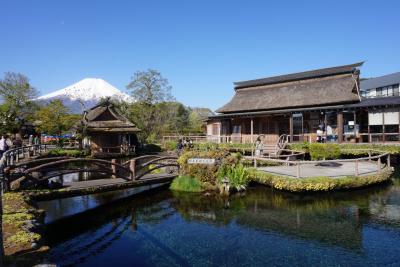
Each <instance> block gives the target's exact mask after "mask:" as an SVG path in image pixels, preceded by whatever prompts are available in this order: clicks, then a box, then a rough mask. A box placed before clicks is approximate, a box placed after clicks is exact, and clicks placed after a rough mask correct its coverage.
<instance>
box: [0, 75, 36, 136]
mask: <svg viewBox="0 0 400 267" xmlns="http://www.w3.org/2000/svg"><path fill="white" fill-rule="evenodd" d="M35 96H36V89H35V88H34V87H32V86H31V84H30V83H29V79H28V78H27V77H26V76H25V75H23V74H21V73H15V72H6V73H5V75H4V78H3V79H2V80H0V99H1V108H0V123H1V124H3V125H2V128H3V129H4V130H5V131H11V132H18V131H19V130H20V129H21V126H22V124H23V123H24V121H25V120H26V117H28V116H29V115H30V114H32V110H33V109H34V108H35V107H36V106H35V105H34V103H33V102H32V99H33V98H34V97H35Z"/></svg>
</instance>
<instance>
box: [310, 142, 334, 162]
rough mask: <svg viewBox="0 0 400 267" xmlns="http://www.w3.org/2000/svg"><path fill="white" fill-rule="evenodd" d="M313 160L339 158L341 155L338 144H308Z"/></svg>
mask: <svg viewBox="0 0 400 267" xmlns="http://www.w3.org/2000/svg"><path fill="white" fill-rule="evenodd" d="M308 150H309V153H310V156H311V159H312V160H325V159H337V158H339V157H340V147H339V145H338V144H321V143H312V144H310V145H309V146H308Z"/></svg>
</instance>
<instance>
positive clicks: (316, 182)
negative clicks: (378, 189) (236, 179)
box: [248, 168, 392, 192]
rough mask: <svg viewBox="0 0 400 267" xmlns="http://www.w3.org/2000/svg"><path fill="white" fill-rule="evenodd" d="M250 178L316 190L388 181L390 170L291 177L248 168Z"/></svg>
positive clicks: (293, 189) (282, 186)
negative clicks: (357, 174)
mask: <svg viewBox="0 0 400 267" xmlns="http://www.w3.org/2000/svg"><path fill="white" fill-rule="evenodd" d="M248 171H249V177H250V180H252V181H255V182H259V183H261V184H265V185H268V186H271V187H272V188H275V189H279V190H285V191H291V192H306V191H310V192H311V191H312V192H318V191H332V190H347V189H354V188H360V187H364V186H369V185H372V184H376V183H381V182H384V181H388V180H389V179H390V177H391V175H392V171H391V170H390V169H389V168H387V169H385V170H383V171H382V173H381V174H374V175H367V176H357V177H355V176H347V177H339V178H333V177H310V178H301V179H299V178H291V177H286V176H279V175H275V174H272V173H267V172H264V171H258V170H257V169H254V168H251V169H248Z"/></svg>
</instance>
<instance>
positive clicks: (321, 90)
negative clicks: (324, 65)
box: [217, 63, 362, 113]
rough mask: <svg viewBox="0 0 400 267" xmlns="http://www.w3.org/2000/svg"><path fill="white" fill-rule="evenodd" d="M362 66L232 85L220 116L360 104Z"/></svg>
mask: <svg viewBox="0 0 400 267" xmlns="http://www.w3.org/2000/svg"><path fill="white" fill-rule="evenodd" d="M361 64H362V63H357V64H352V65H346V66H339V67H335V68H328V69H321V70H315V71H307V72H301V73H294V74H288V75H282V76H276V77H271V78H265V79H258V80H253V81H246V82H238V83H235V86H236V87H235V91H236V94H235V96H234V97H233V98H232V100H231V101H230V102H229V103H228V104H226V105H225V106H223V107H221V108H220V109H218V110H217V112H219V113H232V112H242V111H243V112H246V111H257V110H258V111H260V110H274V109H284V108H293V107H310V106H323V105H332V104H342V103H354V102H358V101H360V97H359V95H358V90H357V86H358V84H357V83H358V75H359V72H358V70H357V69H356V67H357V66H360V65H361Z"/></svg>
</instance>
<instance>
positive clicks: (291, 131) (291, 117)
mask: <svg viewBox="0 0 400 267" xmlns="http://www.w3.org/2000/svg"><path fill="white" fill-rule="evenodd" d="M289 135H290V142H293V113H291V114H290V117H289Z"/></svg>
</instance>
